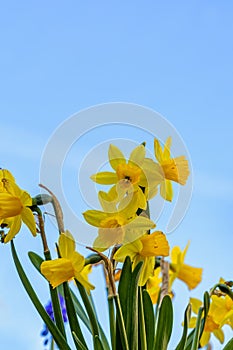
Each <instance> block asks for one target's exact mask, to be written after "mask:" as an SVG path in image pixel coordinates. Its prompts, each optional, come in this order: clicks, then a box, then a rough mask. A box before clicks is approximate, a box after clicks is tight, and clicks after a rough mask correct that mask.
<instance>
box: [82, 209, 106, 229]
mask: <svg viewBox="0 0 233 350" xmlns="http://www.w3.org/2000/svg"><path fill="white" fill-rule="evenodd" d="M83 216H84V219H85V220H86V221H87V222H88V224H90V225H92V226H96V227H100V222H101V221H102V220H104V219H106V218H108V217H109V215H108V213H105V212H103V211H100V210H87V211H85V212H84V213H83Z"/></svg>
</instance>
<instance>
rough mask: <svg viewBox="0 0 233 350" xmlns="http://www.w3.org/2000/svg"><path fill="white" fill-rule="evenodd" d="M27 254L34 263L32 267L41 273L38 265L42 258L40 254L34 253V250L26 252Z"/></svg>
mask: <svg viewBox="0 0 233 350" xmlns="http://www.w3.org/2000/svg"><path fill="white" fill-rule="evenodd" d="M28 256H29V259H30V260H31V262H32V264H33V265H34V267H35V268H36V269H37V271H38V272H39V273H40V274H41V271H40V265H41V264H42V262H43V261H44V259H43V258H42V257H41V256H40V255H38V254H36V253H34V252H28ZM42 276H43V275H42ZM43 277H44V276H43Z"/></svg>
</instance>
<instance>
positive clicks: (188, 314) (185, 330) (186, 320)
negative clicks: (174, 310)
mask: <svg viewBox="0 0 233 350" xmlns="http://www.w3.org/2000/svg"><path fill="white" fill-rule="evenodd" d="M190 317H191V304H188V306H187V307H186V310H185V313H184V328H183V334H182V337H181V340H180V342H179V344H178V345H177V347H176V350H184V348H185V344H186V340H187V335H188V326H189V320H190Z"/></svg>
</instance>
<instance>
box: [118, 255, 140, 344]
mask: <svg viewBox="0 0 233 350" xmlns="http://www.w3.org/2000/svg"><path fill="white" fill-rule="evenodd" d="M142 264H143V262H142V261H141V262H139V263H138V264H137V266H136V267H135V269H134V270H133V272H132V263H131V260H130V258H129V257H126V259H125V262H124V264H123V268H122V272H121V278H120V281H119V286H118V293H119V299H120V306H121V309H122V315H123V319H124V324H125V327H126V334H127V339H128V344H129V347H130V350H137V349H138V280H139V276H140V271H141V268H142ZM118 333H119V327H118V324H117V334H116V341H117V345H116V348H117V350H121V349H123V350H125V349H124V347H123V348H122V345H121V343H120V338H119V337H118Z"/></svg>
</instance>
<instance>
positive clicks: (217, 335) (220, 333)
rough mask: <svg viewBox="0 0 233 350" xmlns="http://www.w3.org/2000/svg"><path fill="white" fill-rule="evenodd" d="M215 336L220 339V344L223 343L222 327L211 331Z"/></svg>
mask: <svg viewBox="0 0 233 350" xmlns="http://www.w3.org/2000/svg"><path fill="white" fill-rule="evenodd" d="M213 333H214V335H215V337H216V338H217V339H218V340H219V341H220V343H221V344H223V343H224V333H223V330H222V329H220V328H219V329H215V330H214V331H213Z"/></svg>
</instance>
